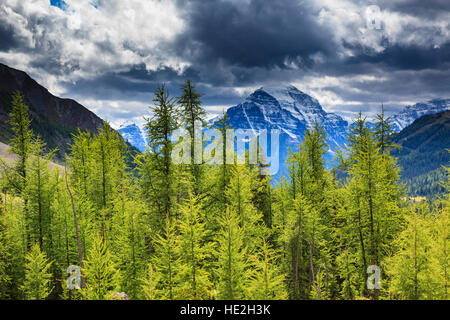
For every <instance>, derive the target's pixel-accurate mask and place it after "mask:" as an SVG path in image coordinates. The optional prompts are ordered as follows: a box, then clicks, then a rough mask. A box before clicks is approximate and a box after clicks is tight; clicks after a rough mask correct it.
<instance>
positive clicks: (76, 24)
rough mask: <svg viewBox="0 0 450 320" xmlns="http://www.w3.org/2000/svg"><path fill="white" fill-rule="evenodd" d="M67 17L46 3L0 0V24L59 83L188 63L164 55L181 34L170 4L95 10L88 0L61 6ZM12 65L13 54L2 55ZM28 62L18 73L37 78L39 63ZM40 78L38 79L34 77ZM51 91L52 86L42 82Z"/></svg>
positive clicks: (151, 0) (117, 4)
mask: <svg viewBox="0 0 450 320" xmlns="http://www.w3.org/2000/svg"><path fill="white" fill-rule="evenodd" d="M66 3H67V4H68V5H69V9H68V10H67V11H63V10H60V9H59V8H56V7H52V6H50V3H49V1H48V0H28V1H19V0H3V1H2V4H1V5H0V23H2V24H4V25H9V26H11V27H12V28H13V30H14V37H15V38H17V39H19V40H21V41H22V42H24V45H25V46H24V47H23V48H22V50H27V51H28V54H29V55H33V61H34V62H36V61H39V60H43V61H45V60H47V61H48V60H49V61H51V63H54V64H57V65H59V67H60V69H62V70H63V71H64V72H63V73H62V74H60V75H58V80H65V81H67V80H69V81H70V80H76V79H80V78H89V77H92V76H94V75H99V74H102V73H103V72H111V71H117V72H119V71H127V70H128V69H129V67H130V66H132V65H136V64H141V63H144V64H145V66H146V68H147V69H148V70H156V69H158V68H160V67H162V66H169V67H172V68H174V69H177V70H182V69H183V68H185V67H186V66H187V65H188V63H187V62H186V61H182V60H181V59H179V58H177V57H176V56H175V55H172V54H171V52H169V51H166V49H168V48H167V46H165V43H168V42H169V41H171V40H172V39H173V38H174V37H175V36H176V35H177V34H179V33H180V32H182V30H183V21H182V20H181V19H180V18H179V17H178V15H177V10H176V8H175V4H174V3H173V1H170V0H146V1H144V0H128V1H121V0H108V1H103V2H102V3H101V6H99V7H98V9H96V8H95V7H94V6H92V5H91V0H66ZM2 59H3V60H4V61H6V62H9V63H11V62H13V63H14V62H16V60H17V52H8V53H3V56H2ZM33 61H30V59H28V61H23V62H21V63H20V64H19V65H15V66H17V67H21V68H22V69H25V70H27V71H28V72H30V73H31V74H32V75H33V76H39V74H42V72H43V71H44V72H45V69H44V68H42V69H43V70H39V67H37V65H38V63H35V64H34V65H33V66H31V65H30V62H33ZM38 78H39V77H38ZM39 80H41V81H42V82H44V84H45V85H48V86H49V87H50V89H55V90H52V91H58V90H57V88H53V86H54V83H53V82H52V81H49V79H47V75H45V76H42V77H41V79H39Z"/></svg>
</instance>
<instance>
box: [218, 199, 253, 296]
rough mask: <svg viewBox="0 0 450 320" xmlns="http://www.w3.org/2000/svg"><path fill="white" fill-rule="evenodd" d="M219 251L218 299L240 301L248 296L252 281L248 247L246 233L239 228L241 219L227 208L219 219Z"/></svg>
mask: <svg viewBox="0 0 450 320" xmlns="http://www.w3.org/2000/svg"><path fill="white" fill-rule="evenodd" d="M218 223H219V226H220V231H219V234H218V244H217V247H218V250H217V253H216V255H217V265H218V268H217V270H216V274H217V276H218V280H219V283H218V292H217V298H218V299H220V300H240V299H244V298H245V296H246V287H245V286H246V284H247V282H248V280H249V279H250V272H249V269H248V268H249V261H248V256H247V247H245V245H244V231H243V230H242V228H241V227H240V226H239V223H240V218H239V217H238V215H237V214H236V213H235V212H234V211H233V210H232V209H230V208H227V209H226V211H225V212H224V213H223V214H222V216H221V217H220V218H219V219H218Z"/></svg>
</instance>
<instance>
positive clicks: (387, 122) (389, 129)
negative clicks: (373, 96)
mask: <svg viewBox="0 0 450 320" xmlns="http://www.w3.org/2000/svg"><path fill="white" fill-rule="evenodd" d="M391 120H392V118H391V117H387V118H386V116H385V114H384V105H383V104H382V105H381V113H379V114H377V118H376V122H375V137H376V139H377V140H378V143H379V145H380V149H381V154H385V153H386V152H389V149H390V148H391V147H393V144H392V137H393V136H394V134H395V130H394V126H393V125H392V124H391Z"/></svg>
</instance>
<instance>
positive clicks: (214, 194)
mask: <svg viewBox="0 0 450 320" xmlns="http://www.w3.org/2000/svg"><path fill="white" fill-rule="evenodd" d="M180 92H182V94H181V95H180V96H173V95H171V93H170V92H168V90H167V89H166V87H165V86H164V85H161V86H159V87H158V88H157V89H156V91H155V98H154V100H153V101H149V105H150V107H149V110H148V114H149V116H148V117H147V118H145V121H146V130H147V131H146V132H147V150H146V152H143V153H140V152H137V151H136V150H133V149H132V148H130V146H129V145H127V143H126V142H125V140H124V139H123V138H122V137H121V136H120V135H119V134H118V133H117V131H115V130H113V129H112V128H111V126H110V125H109V124H108V123H107V122H105V123H104V125H103V127H101V128H98V133H97V134H91V133H89V132H87V131H83V130H78V132H77V133H76V134H74V135H73V137H72V143H71V145H70V146H69V147H68V148H67V150H65V158H64V159H60V160H58V159H56V158H55V152H56V150H49V148H48V147H47V146H46V143H45V142H44V141H43V140H42V138H41V137H39V136H38V135H37V134H35V133H34V132H33V130H32V128H31V118H30V114H29V110H28V106H27V105H26V102H25V100H24V97H23V95H22V93H21V92H19V91H17V92H16V93H15V94H14V96H13V100H12V106H11V107H12V109H11V112H10V114H9V125H10V126H11V128H12V130H13V132H14V137H13V139H12V140H11V143H10V150H9V152H11V153H12V154H14V157H13V160H9V161H8V160H6V159H1V162H0V190H1V197H0V299H2V300H114V299H116V300H121V299H130V300H311V299H312V300H362V299H365V300H372V299H373V300H419V299H426V300H435V299H436V300H446V299H449V298H450V295H449V290H450V287H449V284H450V282H449V274H450V253H449V251H450V250H449V248H448V247H449V244H448V243H449V227H450V196H449V189H448V188H449V187H450V185H449V180H448V178H447V177H444V178H443V181H441V185H442V186H444V187H445V188H446V190H447V193H446V195H445V196H443V197H438V198H433V199H428V200H424V199H418V198H414V197H412V196H411V195H409V194H408V192H407V190H406V188H405V186H404V185H403V184H402V183H401V182H400V176H399V175H400V168H399V166H398V165H397V160H396V158H395V157H393V156H392V155H391V152H392V151H393V150H394V149H395V148H396V147H397V146H396V145H395V144H394V143H393V140H392V137H393V135H394V133H393V130H392V125H391V123H390V120H389V118H387V117H386V116H385V115H384V112H380V114H379V115H378V116H377V120H376V123H375V125H373V126H369V125H368V124H367V121H366V118H365V115H364V114H361V113H360V114H359V116H357V117H356V118H355V119H354V120H353V124H352V125H351V126H350V129H349V132H348V143H347V145H346V148H345V149H342V150H337V151H336V155H335V157H334V159H333V161H331V162H330V161H329V160H327V159H326V158H325V153H326V152H327V150H328V146H327V142H326V134H325V130H324V129H323V127H322V126H321V125H320V124H318V123H316V125H314V126H312V127H309V128H308V129H307V130H306V131H305V134H304V139H303V142H302V143H301V144H300V145H299V147H298V151H296V152H293V151H291V152H290V155H289V157H288V160H287V168H288V170H287V171H288V174H286V175H283V176H279V177H273V176H270V175H266V174H262V172H263V171H264V170H265V167H266V166H267V164H266V163H265V162H264V161H260V159H258V162H257V163H256V164H249V163H248V161H247V162H246V163H245V164H241V163H238V161H234V163H231V164H229V163H225V161H223V163H216V164H210V163H198V161H196V160H195V159H194V158H195V157H194V156H192V157H191V160H190V162H189V163H186V162H182V163H177V162H176V161H173V159H172V158H173V150H174V149H175V148H177V144H178V143H179V142H176V141H173V139H172V137H173V136H174V133H175V131H176V130H177V129H179V128H185V129H186V130H187V132H189V133H190V137H192V138H191V141H188V144H191V148H190V152H191V155H194V151H195V150H197V151H198V148H196V147H195V146H194V136H195V132H194V127H195V123H196V122H200V123H202V124H203V125H204V126H208V122H207V119H206V112H205V110H204V108H203V107H202V101H201V100H202V97H201V95H200V94H199V93H198V92H197V90H196V88H195V86H194V85H193V84H192V83H191V82H190V81H186V82H185V83H184V85H183V86H182V88H181V91H180ZM209 125H210V124H209ZM216 127H217V129H218V130H219V131H220V132H221V133H223V139H222V140H223V141H226V139H225V135H226V129H227V128H229V127H230V126H229V124H228V122H227V114H226V113H224V114H223V115H222V118H221V119H220V121H218V122H217V124H216ZM185 142H186V141H185ZM232 147H233V146H232ZM228 148H230V146H228V145H227V143H225V142H224V143H222V144H221V148H216V149H215V150H214V154H215V155H218V154H222V155H224V158H225V154H226V153H227V152H228V151H227V149H228ZM200 152H201V151H200ZM247 156H248V154H247ZM447 172H448V171H447Z"/></svg>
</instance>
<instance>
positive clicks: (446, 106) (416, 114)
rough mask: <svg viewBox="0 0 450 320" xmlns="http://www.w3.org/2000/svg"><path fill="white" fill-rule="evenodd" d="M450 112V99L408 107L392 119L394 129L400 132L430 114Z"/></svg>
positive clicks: (435, 100)
mask: <svg viewBox="0 0 450 320" xmlns="http://www.w3.org/2000/svg"><path fill="white" fill-rule="evenodd" d="M447 110H450V99H434V100H430V101H427V102H419V103H416V104H415V105H413V106H406V107H405V108H404V109H403V110H402V111H400V112H399V113H397V114H395V115H394V116H393V117H392V120H393V121H392V122H393V125H394V129H395V130H396V131H397V132H399V131H401V130H403V129H404V128H406V127H407V126H409V125H410V124H412V123H413V122H414V121H415V120H416V119H419V118H420V117H422V116H425V115H428V114H435V113H439V112H443V111H447Z"/></svg>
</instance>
